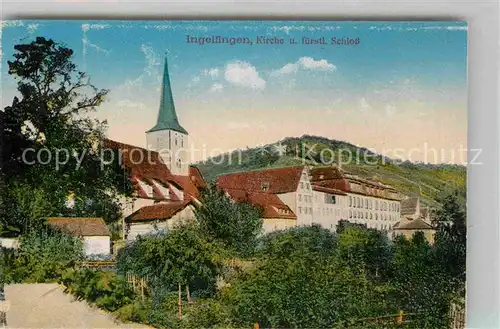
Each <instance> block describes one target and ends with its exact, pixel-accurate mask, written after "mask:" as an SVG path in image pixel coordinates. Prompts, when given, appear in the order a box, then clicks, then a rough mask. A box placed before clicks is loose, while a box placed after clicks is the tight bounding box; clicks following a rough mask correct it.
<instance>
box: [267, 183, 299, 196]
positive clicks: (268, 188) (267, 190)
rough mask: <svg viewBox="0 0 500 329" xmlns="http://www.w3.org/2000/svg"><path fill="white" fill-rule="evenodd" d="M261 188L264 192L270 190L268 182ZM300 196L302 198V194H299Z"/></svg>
mask: <svg viewBox="0 0 500 329" xmlns="http://www.w3.org/2000/svg"><path fill="white" fill-rule="evenodd" d="M261 188H262V191H264V192H267V191H268V190H269V183H268V182H264V183H262V186H261ZM299 196H300V194H299Z"/></svg>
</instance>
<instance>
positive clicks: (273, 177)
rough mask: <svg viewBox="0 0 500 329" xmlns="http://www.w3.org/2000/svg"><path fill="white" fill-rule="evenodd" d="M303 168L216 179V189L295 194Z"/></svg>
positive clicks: (251, 172) (232, 175) (240, 174)
mask: <svg viewBox="0 0 500 329" xmlns="http://www.w3.org/2000/svg"><path fill="white" fill-rule="evenodd" d="M303 170H304V166H293V167H284V168H269V169H263V170H255V171H246V172H238V173H233V174H227V175H221V176H219V177H217V187H219V188H221V189H224V190H225V189H237V190H243V191H246V192H265V193H271V194H281V193H290V192H295V191H296V190H297V187H298V185H299V181H300V175H301V174H302V171H303Z"/></svg>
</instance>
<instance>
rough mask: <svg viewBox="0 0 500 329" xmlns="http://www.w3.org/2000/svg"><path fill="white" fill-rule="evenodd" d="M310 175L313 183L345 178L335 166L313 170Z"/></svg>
mask: <svg viewBox="0 0 500 329" xmlns="http://www.w3.org/2000/svg"><path fill="white" fill-rule="evenodd" d="M310 175H311V180H312V181H320V180H327V179H342V178H344V175H343V173H342V171H341V170H340V169H339V168H337V167H333V166H330V167H316V168H312V169H311V171H310Z"/></svg>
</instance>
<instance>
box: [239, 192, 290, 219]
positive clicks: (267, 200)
mask: <svg viewBox="0 0 500 329" xmlns="http://www.w3.org/2000/svg"><path fill="white" fill-rule="evenodd" d="M248 200H249V201H250V203H251V204H254V205H257V206H260V207H262V209H263V213H262V218H287V219H297V216H296V215H295V214H294V212H293V211H292V209H290V207H288V206H287V205H286V204H285V203H284V202H283V201H281V199H280V198H279V197H278V196H277V195H276V194H269V193H251V194H250V195H249V196H248Z"/></svg>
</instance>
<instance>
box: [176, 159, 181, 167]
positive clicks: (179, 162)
mask: <svg viewBox="0 0 500 329" xmlns="http://www.w3.org/2000/svg"><path fill="white" fill-rule="evenodd" d="M180 167H182V162H181V159H177V168H180Z"/></svg>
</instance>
